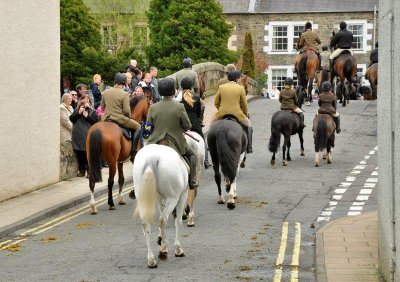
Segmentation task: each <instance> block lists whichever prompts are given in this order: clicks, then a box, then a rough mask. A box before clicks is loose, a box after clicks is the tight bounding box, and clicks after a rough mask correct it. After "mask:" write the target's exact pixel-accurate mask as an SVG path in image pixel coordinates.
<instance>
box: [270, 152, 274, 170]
mask: <svg viewBox="0 0 400 282" xmlns="http://www.w3.org/2000/svg"><path fill="white" fill-rule="evenodd" d="M270 164H271V166H272V167H274V166H275V152H273V153H272V158H271V161H270Z"/></svg>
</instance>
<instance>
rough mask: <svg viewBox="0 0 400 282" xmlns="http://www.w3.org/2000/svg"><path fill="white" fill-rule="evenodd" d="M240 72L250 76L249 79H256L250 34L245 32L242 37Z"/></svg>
mask: <svg viewBox="0 0 400 282" xmlns="http://www.w3.org/2000/svg"><path fill="white" fill-rule="evenodd" d="M242 58H243V63H242V72H243V73H244V74H245V75H247V76H250V77H251V78H253V79H255V78H256V64H255V61H254V51H253V39H252V37H251V33H250V32H246V35H245V37H244V54H243V57H242Z"/></svg>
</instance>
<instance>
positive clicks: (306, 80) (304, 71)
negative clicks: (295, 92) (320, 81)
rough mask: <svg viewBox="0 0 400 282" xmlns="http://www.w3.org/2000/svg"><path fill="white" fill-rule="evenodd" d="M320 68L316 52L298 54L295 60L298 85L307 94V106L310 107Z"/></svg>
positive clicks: (309, 51)
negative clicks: (316, 75)
mask: <svg viewBox="0 0 400 282" xmlns="http://www.w3.org/2000/svg"><path fill="white" fill-rule="evenodd" d="M318 67H319V58H318V56H317V54H316V53H315V52H314V51H311V50H308V51H306V52H304V53H301V54H298V55H297V56H296V58H295V69H296V73H297V77H298V80H299V83H298V85H299V86H300V87H301V90H303V92H304V94H305V95H304V94H303V95H304V96H305V100H306V105H307V106H310V102H312V94H311V91H312V89H313V82H314V78H315V73H316V71H317V70H318Z"/></svg>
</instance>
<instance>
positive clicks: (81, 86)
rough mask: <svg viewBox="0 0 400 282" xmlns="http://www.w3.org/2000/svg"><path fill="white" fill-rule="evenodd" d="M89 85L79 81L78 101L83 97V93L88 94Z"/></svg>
mask: <svg viewBox="0 0 400 282" xmlns="http://www.w3.org/2000/svg"><path fill="white" fill-rule="evenodd" d="M86 90H87V85H86V84H83V83H79V84H78V85H77V86H76V92H77V93H78V101H79V100H80V99H81V97H82V95H86V94H87V93H86Z"/></svg>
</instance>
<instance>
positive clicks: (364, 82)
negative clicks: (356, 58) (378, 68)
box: [357, 64, 369, 85]
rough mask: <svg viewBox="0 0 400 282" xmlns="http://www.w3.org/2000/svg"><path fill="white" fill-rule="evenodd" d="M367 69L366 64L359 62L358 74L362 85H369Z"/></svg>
mask: <svg viewBox="0 0 400 282" xmlns="http://www.w3.org/2000/svg"><path fill="white" fill-rule="evenodd" d="M366 71H367V65H366V64H357V76H358V77H359V78H361V85H369V81H368V79H365V73H366Z"/></svg>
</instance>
